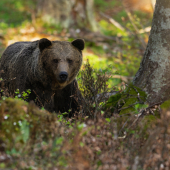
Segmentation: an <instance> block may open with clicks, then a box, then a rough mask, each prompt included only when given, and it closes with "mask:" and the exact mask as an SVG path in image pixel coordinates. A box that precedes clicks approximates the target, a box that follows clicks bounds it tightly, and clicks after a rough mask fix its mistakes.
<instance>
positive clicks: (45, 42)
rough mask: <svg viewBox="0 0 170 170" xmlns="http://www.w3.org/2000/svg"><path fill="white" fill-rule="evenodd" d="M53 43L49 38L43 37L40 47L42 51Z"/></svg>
mask: <svg viewBox="0 0 170 170" xmlns="http://www.w3.org/2000/svg"><path fill="white" fill-rule="evenodd" d="M50 45H52V42H51V41H50V40H48V39H47V38H42V39H40V41H39V49H40V51H41V52H42V51H43V50H44V49H45V48H47V47H49V46H50Z"/></svg>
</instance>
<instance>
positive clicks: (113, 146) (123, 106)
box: [0, 0, 170, 170]
mask: <svg viewBox="0 0 170 170" xmlns="http://www.w3.org/2000/svg"><path fill="white" fill-rule="evenodd" d="M6 2H7V1H4V0H3V1H1V3H2V4H3V3H6ZM11 2H12V1H11ZM109 2H110V3H111V1H110V0H107V3H108V4H106V3H104V1H102V0H100V1H99V0H97V1H95V5H96V6H95V10H96V11H100V13H104V14H105V16H104V15H103V14H101V15H97V16H96V19H97V21H98V24H99V27H100V32H98V33H94V32H90V31H87V30H81V29H79V28H77V31H78V32H79V34H77V33H76V32H75V30H70V31H66V30H56V28H55V27H54V26H49V25H39V27H38V28H37V27H35V26H33V24H32V23H31V21H30V20H28V21H26V19H25V18H27V17H28V16H27V15H26V14H23V15H22V16H21V17H19V19H18V20H16V19H15V18H9V15H7V13H8V12H9V11H8V10H10V9H8V8H4V6H2V4H1V3H0V11H3V10H6V11H5V12H4V15H3V18H1V17H0V20H2V21H3V22H1V23H0V54H2V52H3V50H4V49H5V48H6V47H7V46H8V45H10V44H12V43H14V42H16V41H34V40H37V39H40V38H44V37H45V38H48V39H50V40H61V41H72V40H73V39H75V38H76V37H77V36H78V37H82V38H84V39H85V41H86V49H85V50H84V52H83V55H84V66H83V67H82V70H81V72H80V74H79V76H78V82H79V87H80V90H81V91H82V94H83V95H84V98H85V102H86V112H85V111H84V112H83V111H82V110H81V111H80V112H79V113H75V115H74V117H72V118H68V117H66V116H65V115H66V113H60V114H56V113H49V112H47V111H46V110H44V109H43V108H42V109H39V108H38V107H37V106H35V105H34V103H32V102H31V103H27V102H25V101H23V100H22V99H21V98H19V97H18V93H16V96H15V97H14V98H9V97H5V96H1V100H0V169H2V170H11V169H12V170H61V169H69V170H94V169H98V170H110V169H115V170H116V169H117V170H127V169H129V170H145V169H146V170H147V169H148V170H150V169H160V170H164V169H165V170H168V169H170V157H169V152H170V140H169V135H170V124H169V122H170V112H169V109H170V108H169V101H167V102H165V103H164V104H160V103H158V104H157V105H154V106H148V105H147V103H146V102H145V100H146V94H145V93H144V92H143V91H142V90H141V89H139V88H137V87H135V86H133V85H132V84H130V82H131V80H132V79H133V76H134V75H135V73H136V72H137V70H138V68H139V65H140V61H141V59H142V56H143V54H144V51H145V48H146V44H147V41H148V36H149V33H148V31H146V32H145V31H144V30H145V29H144V28H148V27H150V25H151V19H152V15H151V14H150V13H145V12H141V11H135V12H134V11H133V12H130V13H129V14H127V11H125V9H124V8H123V7H122V6H120V4H119V2H117V3H115V4H112V5H113V6H111V5H110V6H109ZM5 7H6V6H5ZM113 7H114V8H113ZM10 12H12V11H10ZM17 15H21V14H17ZM25 15H26V16H25ZM1 16H2V15H1ZM106 16H107V17H106ZM24 17H25V18H24ZM110 18H113V19H114V20H115V21H117V22H118V23H119V24H120V25H122V26H123V27H124V28H125V30H123V31H122V30H121V29H119V28H118V27H117V26H115V25H113V24H112V23H111V22H110V21H109V19H110ZM9 22H11V23H12V24H11V23H10V24H9ZM142 23H145V24H144V25H142ZM134 25H135V26H134ZM136 28H137V30H136ZM92 40H93V41H92ZM89 64H90V65H89ZM90 69H93V71H94V74H93V75H90V76H91V77H90V79H91V80H93V81H92V82H94V83H91V82H86V80H84V79H83V77H86V76H88V77H89V75H88V72H89V70H90ZM96 75H99V76H98V77H100V78H97V77H96ZM104 80H105V81H104ZM2 82H3V80H1V84H2ZM101 82H102V83H103V86H102V87H101V86H100V84H101ZM88 83H89V85H90V86H92V87H93V88H95V89H96V91H98V93H96V94H95V95H93V94H91V93H90V89H88V86H87V84H88ZM90 83H91V84H90ZM84 84H86V86H85V85H84ZM104 87H107V89H105V88H104ZM104 89H105V90H104ZM1 90H6V89H1ZM113 91H116V95H114V96H111V97H110V98H109V99H108V98H107V99H105V100H104V98H105V96H104V93H106V92H107V93H111V92H113ZM1 92H2V91H1ZM25 93H26V92H25ZM98 96H101V97H98Z"/></svg>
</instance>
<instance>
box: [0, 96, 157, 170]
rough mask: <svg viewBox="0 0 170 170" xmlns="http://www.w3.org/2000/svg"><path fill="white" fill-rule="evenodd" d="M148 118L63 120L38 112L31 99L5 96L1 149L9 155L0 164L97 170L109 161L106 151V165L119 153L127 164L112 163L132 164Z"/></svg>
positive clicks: (0, 118) (144, 136) (1, 107)
mask: <svg viewBox="0 0 170 170" xmlns="http://www.w3.org/2000/svg"><path fill="white" fill-rule="evenodd" d="M149 117H150V116H146V117H145V118H144V119H142V121H140V122H138V123H135V121H136V117H134V116H132V115H131V116H128V117H127V116H118V115H117V116H116V117H115V116H113V117H110V118H109V117H108V118H104V117H103V116H98V119H97V120H96V121H94V120H93V119H89V118H87V117H84V118H79V119H77V118H74V117H73V118H72V119H66V118H64V117H62V116H61V115H57V114H52V113H48V112H47V111H45V110H40V109H38V108H37V107H36V106H35V105H34V103H26V102H24V101H22V100H18V99H12V98H7V99H5V100H2V101H1V102H0V130H1V133H0V146H1V147H0V150H3V153H4V156H8V157H7V158H6V159H7V161H6V162H1V163H0V168H1V169H2V168H4V169H5V168H12V169H13V168H15V169H19V170H20V169H23V170H27V169H31V170H32V169H35V168H36V169H37V168H40V169H41V168H43V169H44V168H45V169H47V170H48V169H49V170H50V169H51V168H54V167H55V168H59V169H65V168H70V167H72V168H73V169H74V168H76V167H77V166H81V167H83V168H90V167H93V168H94V169H96V167H98V168H102V167H104V166H106V165H107V162H105V157H108V152H109V157H110V159H111V162H110V163H109V164H111V165H114V166H115V161H116V160H117V156H116V155H115V153H117V155H119V157H121V158H122V159H121V160H122V161H123V160H126V164H122V162H121V161H118V162H117V163H116V166H119V164H120V166H121V167H123V166H124V167H131V166H132V164H131V163H130V162H131V161H133V159H134V157H135V156H136V155H138V154H139V153H140V147H141V143H145V142H146V141H147V139H148V137H149V130H150V127H151V126H152V124H154V122H156V121H157V120H156V118H154V121H151V117H150V118H149ZM152 117H153V116H152ZM148 118H149V119H148ZM125 124H126V125H125ZM132 140H133V141H134V142H135V145H134V144H132ZM4 151H5V152H4ZM127 152H128V153H131V157H129V156H128V155H127V154H125V153H127ZM93 155H95V157H94V156H93ZM9 157H10V159H9ZM99 161H100V163H99Z"/></svg>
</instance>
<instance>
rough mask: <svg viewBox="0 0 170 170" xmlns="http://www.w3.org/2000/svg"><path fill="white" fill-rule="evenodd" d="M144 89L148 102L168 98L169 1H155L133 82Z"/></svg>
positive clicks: (169, 71) (169, 50)
mask: <svg viewBox="0 0 170 170" xmlns="http://www.w3.org/2000/svg"><path fill="white" fill-rule="evenodd" d="M133 82H134V85H136V86H138V87H140V88H142V89H144V91H146V93H147V94H148V102H149V103H150V104H155V103H159V102H164V101H165V100H167V99H169V98H170V0H157V1H156V6H155V11H154V16H153V21H152V29H151V33H150V37H149V42H148V45H147V48H146V51H145V54H144V57H143V60H142V62H141V65H140V68H139V70H138V72H137V73H136V75H135V78H134V80H133Z"/></svg>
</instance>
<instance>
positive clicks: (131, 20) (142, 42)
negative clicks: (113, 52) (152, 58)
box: [125, 8, 146, 50]
mask: <svg viewBox="0 0 170 170" xmlns="http://www.w3.org/2000/svg"><path fill="white" fill-rule="evenodd" d="M125 11H126V13H127V15H128V18H129V20H130V22H131V24H132V26H133V28H134V29H135V31H136V35H137V37H138V39H139V41H140V42H141V44H142V46H143V48H144V50H145V49H146V43H145V41H144V40H143V38H141V36H140V34H139V30H138V28H137V27H136V25H135V24H134V21H133V20H134V19H133V17H132V15H131V13H130V12H129V11H128V10H127V9H126V8H125Z"/></svg>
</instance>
